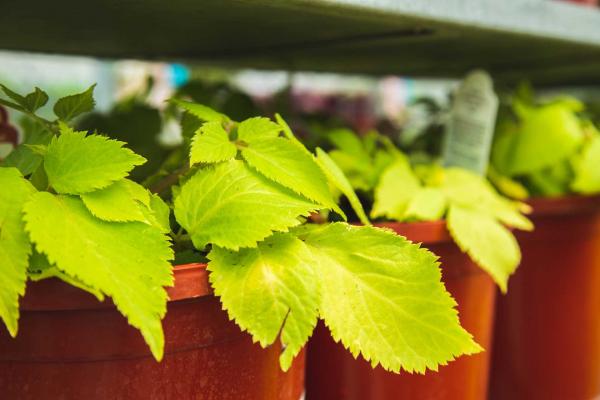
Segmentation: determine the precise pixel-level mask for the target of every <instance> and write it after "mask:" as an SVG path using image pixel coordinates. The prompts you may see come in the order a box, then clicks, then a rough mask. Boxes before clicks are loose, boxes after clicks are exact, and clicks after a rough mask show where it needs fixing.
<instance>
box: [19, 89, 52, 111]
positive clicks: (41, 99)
mask: <svg viewBox="0 0 600 400" xmlns="http://www.w3.org/2000/svg"><path fill="white" fill-rule="evenodd" d="M46 103H48V94H47V93H46V92H44V91H43V90H41V89H40V88H38V87H36V88H35V90H34V91H33V92H31V93H29V94H28V95H27V96H25V104H23V106H24V107H25V108H26V109H27V110H29V111H31V112H36V111H37V110H38V109H40V108H42V107H44V106H45V105H46Z"/></svg>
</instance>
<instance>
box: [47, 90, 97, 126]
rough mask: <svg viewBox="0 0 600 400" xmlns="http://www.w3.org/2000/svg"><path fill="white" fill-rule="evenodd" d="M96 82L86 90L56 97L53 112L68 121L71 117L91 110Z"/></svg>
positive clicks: (62, 119) (93, 103)
mask: <svg viewBox="0 0 600 400" xmlns="http://www.w3.org/2000/svg"><path fill="white" fill-rule="evenodd" d="M95 87H96V84H93V85H92V86H90V87H89V88H88V89H87V90H86V91H84V92H81V93H78V94H73V95H71V96H66V97H63V98H61V99H58V101H57V102H56V104H54V114H56V116H57V117H58V118H59V119H60V120H61V121H64V122H69V121H70V120H72V119H73V118H75V117H77V116H79V115H81V114H83V113H86V112H89V111H92V110H93V109H94V105H95V102H94V88H95Z"/></svg>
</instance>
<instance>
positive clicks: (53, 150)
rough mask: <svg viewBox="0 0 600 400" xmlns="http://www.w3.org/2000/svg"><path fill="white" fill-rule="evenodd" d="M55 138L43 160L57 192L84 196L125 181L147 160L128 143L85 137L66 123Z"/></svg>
mask: <svg viewBox="0 0 600 400" xmlns="http://www.w3.org/2000/svg"><path fill="white" fill-rule="evenodd" d="M60 130H61V135H60V136H58V137H55V138H53V139H52V141H51V142H50V144H49V145H48V151H47V152H46V157H45V159H44V168H45V169H46V173H47V174H48V180H49V182H50V185H51V186H52V187H53V188H54V190H56V191H57V192H58V193H64V194H81V193H88V192H93V191H94V190H97V189H102V188H105V187H107V186H108V185H110V184H111V183H113V182H115V181H118V180H120V179H123V178H124V177H125V176H126V175H127V174H128V173H129V171H131V170H132V169H133V168H134V167H135V166H136V165H141V164H143V163H144V162H145V161H146V160H145V159H144V158H143V157H141V156H139V155H137V154H135V153H134V152H133V151H131V150H129V149H127V148H124V147H123V145H124V144H125V143H123V142H119V141H117V140H111V139H108V138H106V137H103V136H98V135H90V136H86V134H85V132H74V131H73V130H71V129H70V128H69V127H67V126H66V125H64V124H61V126H60Z"/></svg>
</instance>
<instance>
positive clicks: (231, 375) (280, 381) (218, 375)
mask: <svg viewBox="0 0 600 400" xmlns="http://www.w3.org/2000/svg"><path fill="white" fill-rule="evenodd" d="M174 271H175V287H174V288H172V289H169V296H170V299H171V300H170V301H169V304H168V312H167V316H166V317H165V319H164V321H163V326H164V331H165V340H166V343H165V355H164V359H163V361H162V362H160V363H157V362H156V361H155V360H154V359H153V358H152V356H151V354H150V351H149V350H148V347H147V346H146V344H145V343H144V341H143V340H142V337H141V335H140V333H139V332H138V331H137V330H136V329H134V328H132V327H131V326H129V325H128V324H127V321H126V320H125V318H124V317H123V316H122V315H121V314H120V313H119V312H118V311H117V310H116V309H115V307H114V306H113V305H112V303H111V302H108V301H107V302H104V303H100V302H98V301H97V300H96V299H95V298H94V297H93V296H91V295H89V294H87V293H85V292H83V291H81V290H78V289H75V288H73V287H70V286H68V285H66V284H64V283H62V282H60V281H58V280H48V281H42V282H38V283H30V284H29V286H28V289H27V294H26V296H25V297H24V298H23V299H22V302H21V304H22V313H21V319H20V324H19V334H18V336H17V338H16V339H12V338H11V337H10V336H9V335H8V333H6V331H5V330H2V332H0V398H2V399H10V400H29V399H31V400H44V399H51V400H56V399H61V400H82V399H85V400H109V399H111V400H112V399H115V400H116V399H127V400H138V399H139V400H163V399H164V400H173V399H177V400H192V399H193V400H228V399H231V400H242V399H248V400H268V399H272V400H298V399H299V398H300V397H301V396H302V393H303V391H304V356H303V355H300V356H299V357H298V358H297V359H296V361H295V363H294V365H293V366H292V368H291V369H290V371H288V372H287V373H283V372H282V371H281V370H280V368H279V362H278V358H279V354H280V353H281V347H280V346H279V345H273V346H271V347H269V348H267V349H261V348H260V347H259V346H258V345H256V344H253V343H252V340H251V338H250V336H249V335H248V334H246V333H242V332H241V331H240V329H239V328H238V327H237V326H236V325H235V324H234V323H233V322H231V321H229V320H228V317H227V314H226V313H225V312H224V311H223V310H222V309H221V305H220V303H219V300H218V299H217V298H216V297H214V296H213V295H211V291H210V288H209V284H208V279H207V272H206V269H205V266H204V265H201V264H190V265H184V266H179V267H176V268H175V270H174Z"/></svg>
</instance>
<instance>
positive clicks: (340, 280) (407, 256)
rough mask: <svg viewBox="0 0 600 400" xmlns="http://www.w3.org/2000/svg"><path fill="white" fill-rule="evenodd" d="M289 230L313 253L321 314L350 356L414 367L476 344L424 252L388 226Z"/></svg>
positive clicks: (470, 350)
mask: <svg viewBox="0 0 600 400" xmlns="http://www.w3.org/2000/svg"><path fill="white" fill-rule="evenodd" d="M296 233H297V235H298V236H299V238H300V239H302V240H303V241H304V242H305V243H306V245H307V246H308V248H309V249H310V251H311V252H312V253H313V259H314V261H313V262H314V264H315V268H317V271H318V273H317V276H318V277H319V279H320V287H321V303H320V314H321V317H322V318H323V319H324V320H325V324H326V325H327V326H328V327H329V329H330V330H331V333H332V336H333V338H334V339H335V340H336V341H340V340H341V342H342V343H343V345H344V346H345V347H346V348H347V349H349V350H350V352H351V353H352V354H353V355H354V356H355V357H356V356H357V355H358V354H359V353H360V354H362V356H363V357H364V358H365V359H366V360H368V361H370V362H371V364H372V365H373V366H375V365H377V364H381V366H382V367H383V368H385V369H386V370H391V371H394V372H398V371H399V370H400V369H401V368H402V369H404V370H406V371H408V372H414V371H416V372H421V373H422V372H425V370H426V368H429V369H432V370H437V368H438V365H445V364H446V363H447V362H449V361H451V360H453V359H454V358H455V357H458V356H459V355H462V354H474V353H477V352H479V351H481V348H480V347H479V346H478V345H477V344H476V343H475V342H474V341H473V338H472V336H471V335H470V334H469V333H468V332H466V331H465V330H464V329H463V328H462V327H461V326H460V323H459V320H458V313H457V311H456V309H455V306H456V303H455V302H454V300H453V299H452V297H451V296H450V294H449V293H448V292H447V291H446V289H445V288H444V285H443V284H442V282H441V273H440V270H439V268H438V263H437V262H436V257H435V256H434V255H433V254H432V253H430V252H429V251H427V250H425V249H422V248H419V246H418V245H415V244H412V243H411V242H409V241H408V240H406V239H405V238H403V237H401V236H398V235H396V234H394V233H393V232H392V231H389V230H384V229H378V228H373V227H365V226H362V227H357V226H350V225H347V224H344V223H335V224H330V225H322V226H314V225H313V226H305V227H302V228H299V229H298V230H297V232H296Z"/></svg>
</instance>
